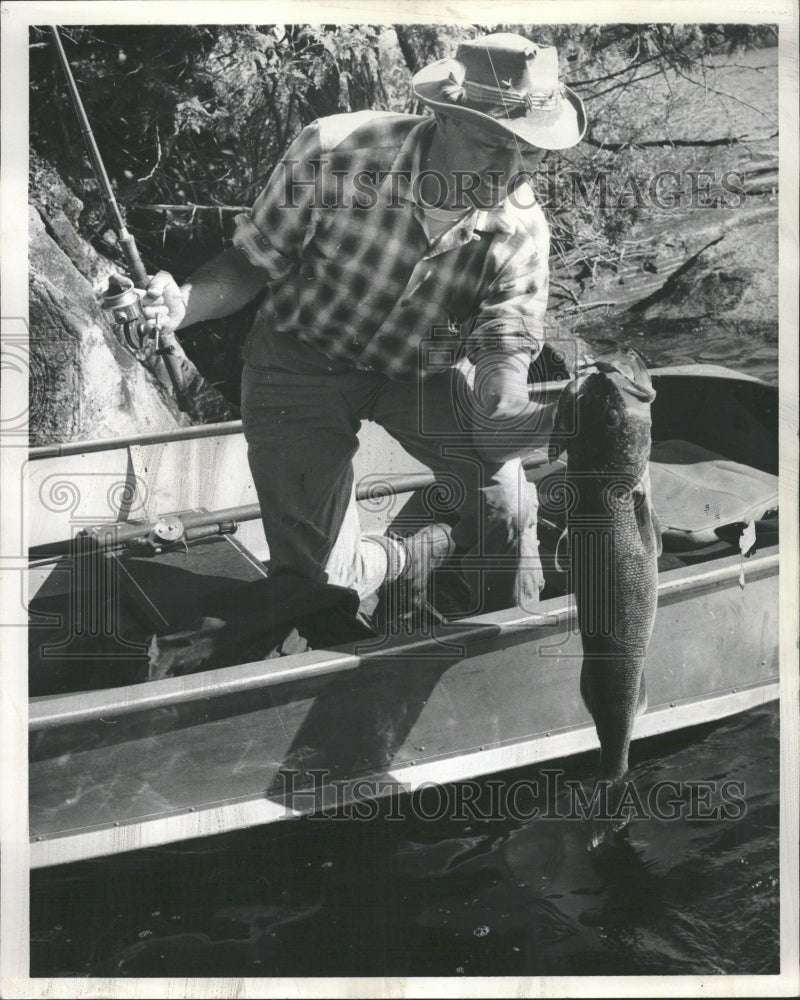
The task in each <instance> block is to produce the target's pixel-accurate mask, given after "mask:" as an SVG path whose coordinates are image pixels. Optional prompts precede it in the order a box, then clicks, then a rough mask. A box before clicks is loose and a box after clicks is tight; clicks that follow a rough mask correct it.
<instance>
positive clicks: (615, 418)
mask: <svg viewBox="0 0 800 1000" xmlns="http://www.w3.org/2000/svg"><path fill="white" fill-rule="evenodd" d="M621 419H622V418H621V417H620V414H619V410H615V409H614V408H613V407H611V408H610V409H608V410H606V423H607V424H608V425H609V426H611V427H616V426H617V425H618V424H619V422H620V420H621Z"/></svg>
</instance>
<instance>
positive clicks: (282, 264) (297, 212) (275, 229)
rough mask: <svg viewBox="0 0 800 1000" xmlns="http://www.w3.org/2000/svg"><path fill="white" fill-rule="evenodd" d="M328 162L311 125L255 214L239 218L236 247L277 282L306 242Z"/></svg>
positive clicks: (296, 142)
mask: <svg viewBox="0 0 800 1000" xmlns="http://www.w3.org/2000/svg"><path fill="white" fill-rule="evenodd" d="M321 162H322V157H321V152H320V139H319V127H318V126H317V124H316V122H314V123H312V124H311V125H308V126H307V127H306V128H304V129H303V131H302V132H301V133H300V135H299V136H298V137H297V138H296V139H295V140H294V142H293V143H292V144H291V146H290V147H289V149H288V150H287V152H286V154H285V155H284V157H283V158H282V159H281V161H280V162H279V163H278V165H277V166H276V167H275V169H274V171H273V172H272V175H271V176H270V179H269V180H268V181H267V184H266V186H265V188H264V190H263V191H262V192H261V194H260V195H259V196H258V198H257V199H256V201H255V203H254V205H253V207H252V209H251V210H250V212H249V213H245V212H243V213H241V214H240V215H237V216H236V219H235V222H236V229H235V231H234V234H233V245H234V246H235V247H237V248H238V249H239V250H241V251H242V253H244V255H245V256H246V257H247V259H248V260H249V261H250V263H251V264H253V265H255V266H256V267H261V268H263V269H264V270H265V271H266V272H267V274H268V275H269V278H270V280H271V281H276V280H278V279H279V278H282V277H283V276H284V275H285V274H286V273H287V272H288V271H290V270H291V269H292V267H294V265H295V264H296V262H297V259H298V256H299V253H300V250H301V248H302V246H303V244H304V241H305V238H306V233H307V231H308V227H309V222H310V218H311V211H312V208H313V205H314V201H315V195H316V192H317V188H318V183H319V170H320V164H321Z"/></svg>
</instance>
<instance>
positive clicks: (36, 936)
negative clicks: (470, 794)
mask: <svg viewBox="0 0 800 1000" xmlns="http://www.w3.org/2000/svg"><path fill="white" fill-rule="evenodd" d="M591 763H592V762H591V760H590V759H589V757H583V758H578V759H576V760H574V761H573V762H572V763H571V764H570V765H569V770H568V772H567V777H569V778H570V779H574V780H579V781H580V782H581V784H582V786H583V787H585V789H586V790H587V791H588V790H589V788H590V785H591ZM632 776H633V778H634V779H635V782H636V787H637V789H638V790H639V792H640V794H641V796H642V798H643V801H646V800H647V797H648V793H649V790H651V789H652V788H653V786H654V785H655V784H656V783H657V782H659V781H666V780H672V781H676V782H682V783H683V788H684V792H683V818H681V819H676V820H672V821H667V820H665V819H658V818H655V817H651V818H648V819H639V820H637V821H635V822H634V823H633V824H632V825H631V827H629V830H628V833H627V836H625V837H623V838H622V839H621V840H620V842H619V844H618V845H617V846H616V847H615V848H614V849H613V851H611V852H610V853H609V854H608V856H605V857H601V858H593V857H592V856H591V855H590V854H589V853H588V852H587V850H586V839H585V828H584V825H583V823H582V822H580V821H577V820H574V819H569V818H561V819H546V818H541V817H540V818H537V819H528V820H524V819H516V820H515V819H510V818H509V817H508V816H507V815H506V816H505V817H503V818H493V817H492V810H491V807H490V799H489V798H487V797H486V795H487V787H486V784H485V782H483V783H481V788H482V790H483V792H484V799H478V800H477V806H476V809H475V812H476V813H477V814H478V818H477V819H476V818H474V817H473V816H470V815H469V814H466V815H463V816H462V817H460V818H459V817H457V816H456V817H455V818H453V817H451V818H445V819H441V820H438V821H436V822H429V821H425V820H423V819H421V818H420V817H419V816H416V817H415V816H414V815H413V813H412V808H411V804H412V800H411V799H410V798H402V799H398V800H396V801H395V803H394V805H386V806H384V807H383V809H382V811H381V813H380V814H379V815H378V816H377V817H375V818H373V819H371V820H369V821H366V822H365V821H361V822H359V821H358V820H356V819H354V818H352V817H350V818H344V819H335V818H328V819H325V818H312V819H305V820H300V821H297V822H290V823H286V824H282V825H280V826H278V827H271V828H267V829H263V828H262V829H256V830H249V831H243V832H239V833H236V834H231V835H226V836H224V837H219V838H216V839H215V840H209V841H196V842H194V843H192V844H185V845H178V846H172V847H165V848H159V849H151V850H148V851H142V852H138V853H136V854H130V855H127V856H122V857H118V858H112V859H107V860H98V861H93V862H82V863H78V864H72V865H69V866H64V867H62V868H60V869H50V870H45V871H41V872H35V873H34V875H33V879H32V889H31V929H32V940H31V974H32V975H34V976H36V975H39V976H41V975H53V976H62V975H82V976H86V975H94V976H113V977H124V976H129V977H142V976H251V977H260V976H325V975H327V976H366V975H370V976H421V975H431V976H439V975H441V976H459V975H463V976H475V975H485V976H489V975H491V976H497V975H588V974H596V975H602V974H609V975H628V974H630V975H633V974H638V975H645V974H651V975H652V974H663V975H672V974H689V973H694V974H714V973H730V974H734V973H739V974H743V973H751V974H758V973H761V974H768V973H777V972H778V971H779V934H778V923H779V901H778V894H779V885H778V878H779V862H778V709H777V705H775V704H772V705H768V706H765V707H763V708H759V709H756V710H752V711H750V712H746V713H743V714H740V715H738V716H735V717H733V718H730V719H727V720H724V721H722V722H719V723H716V724H710V725H707V726H704V727H701V728H695V729H693V730H690V731H687V732H684V733H681V734H677V735H675V734H673V735H672V736H669V737H660V738H656V739H651V740H647V741H641V742H639V743H637V744H636V745H635V747H634V752H633V757H632ZM501 778H502V780H505V781H512V780H519V779H520V778H526V779H537V778H538V779H539V780H540V781H541V782H542V783H544V781H545V780H546V776H545V775H543V773H542V772H541V770H536V769H526V770H524V771H518V772H514V773H513V774H507V775H504V776H501ZM551 780H552V779H551ZM726 780H733V781H737V782H740V783H741V786H740V787H739V794H740V798H741V804H740V805H739V806H738V807H737V808H736V809H729V810H727V812H728V814H729V815H728V818H719V819H714V820H710V819H702V818H699V816H700V815H707V813H708V810H705V809H703V810H697V814H698V818H694V819H693V818H691V817H690V816H689V815H688V812H687V809H688V806H689V798H688V796H689V794H690V793H688V792H687V791H686V787H687V786H686V783H687V782H691V781H704V782H705V781H716V782H719V783H721V782H724V781H726ZM562 787H563V786H562ZM564 794H565V793H563V792H562V793H561V794H560V796H559V801H560V802H561V804H562V805H564ZM718 800H719V796H718V795H716V796H715V797H714V798H713V802H717V801H718ZM448 801H455V799H452V800H448ZM420 802H421V805H422V809H423V811H424V812H426V813H428V814H431V813H434V812H435V811H436V803H434V804H433V805H431V803H430V802H427V803H426V802H425V800H420ZM418 804H419V803H418ZM521 808H527V807H524V806H523V807H521ZM552 811H553V812H558V813H560V814H562V815H563V814H564V813H566V811H567V810H566V809H565V808H563V809H562V808H556V809H554V810H552ZM452 812H455V813H457V812H458V810H457V809H454V810H452ZM395 814H396V815H400V816H402V817H403V818H402V819H396V818H395V819H392V818H391V816H392V815H395Z"/></svg>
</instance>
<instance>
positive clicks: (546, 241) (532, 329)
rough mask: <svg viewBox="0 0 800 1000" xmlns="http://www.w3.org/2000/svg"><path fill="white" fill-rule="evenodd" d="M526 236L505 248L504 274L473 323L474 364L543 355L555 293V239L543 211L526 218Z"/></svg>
mask: <svg viewBox="0 0 800 1000" xmlns="http://www.w3.org/2000/svg"><path fill="white" fill-rule="evenodd" d="M525 215H526V218H525V226H524V228H523V229H522V232H521V235H520V232H519V231H518V232H517V234H515V237H514V238H513V239H512V240H510V241H509V242H508V245H507V246H506V247H505V253H504V257H505V260H504V261H503V262H502V264H501V266H500V267H499V269H498V273H497V274H496V276H495V277H494V279H493V280H492V281H491V283H490V285H489V288H488V290H487V294H486V295H485V297H484V298H483V300H482V301H481V303H480V307H479V309H478V312H477V315H476V316H475V317H474V318H473V320H472V323H471V324H470V326H471V328H470V332H469V335H468V337H467V353H468V356H469V358H470V360H471V361H476V360H477V359H478V357H479V356H480V355H481V354H482V353H484V352H486V351H490V352H496V353H502V354H517V353H519V352H521V351H530V352H531V357H532V358H535V357H537V356H538V354H539V352H540V351H541V349H542V344H543V342H544V315H545V312H546V310H547V297H548V292H549V286H548V278H549V263H548V260H549V254H550V234H549V229H548V226H547V222H546V220H545V218H544V214H543V212H542V211H541V209H540V208H539V207H538V206H537V208H536V210H535V211H533V212H529V213H525Z"/></svg>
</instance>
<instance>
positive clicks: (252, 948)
mask: <svg viewBox="0 0 800 1000" xmlns="http://www.w3.org/2000/svg"><path fill="white" fill-rule="evenodd" d="M672 334H673V335H672V336H671V337H669V338H668V339H665V340H664V341H663V342H661V343H659V342H657V341H655V340H650V339H649V338H648V341H649V342H648V343H645V344H641V343H639V344H635V346H638V347H640V348H642V349H644V350H645V352H646V353H647V355H648V357H649V358H650V359H651V360H652V361H653V362H654V363H657V364H659V363H660V364H665V363H670V362H673V363H674V362H685V361H690V360H703V361H713V362H715V363H718V364H726V365H728V366H730V367H732V368H736V369H739V370H744V371H750V372H751V373H752V374H754V375H759V376H760V377H762V378H765V379H767V380H768V381H772V382H774V381H777V370H778V351H777V343H776V338H775V336H774V330H773V331H772V332H770V331H765V332H764V334H763V335H761V336H759V335H754V332H753V331H750V333H749V335H748V336H742V337H740V338H739V337H732V336H731V332H730V331H725V332H724V333H722V332H720V333H719V335H718V336H717V335H715V334H714V331H713V330H706V331H704V335H703V336H702V338H700V339H698V337H697V331H695V332H694V333H693V334H692V333H690V332H689V331H685V332H684V334H685V335H681V331H679V330H674V331H672ZM592 764H593V761H592V759H590V758H588V757H583V758H577V759H575V760H573V761H571V762H570V763H569V764H568V765H567V766H568V769H569V770H568V772H567V776H568V777H570V778H572V779H576V780H579V781H580V782H581V783H582V785H583V786H584V787H585V788H586V790H587V791H588V790H589V789H590V787H591V776H592ZM632 777H633V778H634V780H635V782H636V787H637V789H638V790H640V792H641V794H642V795H643V796H645V797H646V796H647V794H648V791H649V790H651V789H652V788H653V786H654V785H655V784H656V783H657V782H659V781H676V782H682V783H683V785H682V788H683V797H684V802H683V814H682V818H679V819H677V820H673V821H671V822H670V821H666V820H663V819H658V818H656V817H653V816H651V817H650V818H646V819H639V820H637V821H635V822H634V823H633V824H632V825H631V827H630V828H629V830H628V831H627V835H626V836H624V837H623V838H621V840H620V843H619V844H618V845H617V847H616V848H615V850H614V851H612V852H610V853H609V854H608V855H607V856H604V857H601V858H593V857H592V856H591V855H590V854H589V853H588V852H587V850H586V831H585V828H584V826H583V824H582V823H581V822H579V821H577V820H570V819H541V818H539V819H532V820H531V819H529V820H525V819H511V818H509V817H508V816H507V815H506V816H504V817H502V818H480V816H479V818H478V819H474V818H471V817H470V816H469V815H467V816H466V817H461V818H458V817H456V818H450V819H447V818H445V819H441V820H438V821H436V822H431V821H424V820H422V819H420V818H419V817H415V816H414V814H413V810H412V809H411V805H410V803H411V800H410V799H408V798H406V799H399V800H397V801H396V802H395V804H394V806H393V807H382V812H381V813H380V814H379V816H378V817H377V818H374V819H372V820H371V821H369V822H359V821H357V820H355V819H352V818H349V819H348V818H344V819H324V818H316V819H307V820H300V821H297V822H291V823H286V824H281V825H279V826H277V827H270V828H268V829H263V828H262V829H256V830H248V831H243V832H239V833H236V834H229V835H225V836H223V837H218V838H216V839H214V840H211V841H205V842H200V841H195V842H192V843H190V844H185V845H177V846H171V847H165V848H160V849H151V850H148V851H142V852H138V853H135V854H130V855H126V856H121V857H116V858H111V859H101V860H98V861H92V862H85V863H77V864H72V865H68V866H64V867H62V868H53V869H48V870H44V871H37V872H34V873H33V875H32V880H31V974H32V975H34V976H87V975H89V976H114V977H125V976H128V977H144V976H200V977H202V976H235V977H238V976H250V977H260V976H366V975H370V976H423V975H441V976H476V975H484V976H499V975H504V976H521V975H589V974H596V975H597V974H600V975H602V974H608V975H634V974H636V975H676V974H677V975H680V974H690V973H691V974H714V973H727V974H770V973H778V972H779V885H778V878H779V861H778V816H779V799H778V709H777V705H769V706H766V707H764V708H760V709H757V710H753V711H750V712H747V713H743V714H741V715H739V716H735V717H733V718H731V719H727V720H724V721H722V722H719V723H716V724H713V725H708V726H705V727H702V728H696V729H693V730H690V731H687V732H684V733H680V734H673V735H671V736H669V737H662V738H658V739H653V740H648V741H641V742H639V743H637V744H635V745H634V747H633V751H632ZM501 778H502V779H503V780H506V781H511V780H519V779H521V778H523V779H529V780H536V779H538V780H539V781H540V782H542V783H543V782H544V780H545V779H544V777H543V775H542V774H541V772H540V771H538V770H535V769H528V770H525V771H522V772H515V773H514V774H510V775H505V776H501ZM690 781H704V782H708V781H715V782H717V783H720V784H721V783H723V782H726V781H736V782H741V783H742V790H741V799H742V801H743V807H741V808H739V810H738V813H741V815H737V814H736V813H737V810H732V811H731V812H732V813H733V814H734V815H729V816H728V818H719V819H715V820H709V819H701V818H691V815H690V814H689V813H687V808H686V807H687V801H686V800H687V796H690V795H691V792H690V791H688V790H687V789H688V786H687V785H686V783H687V782H690ZM480 787H481V789H482V791H483V793H484V799H479V800H478V807H477V810H476V811H480V813H481V814H482V815H483V816H484V817H486V816H488V817H491V816H492V810H491V806H490V804H486V803H485V801H484V800H485V793H486V791H487V787H486V784H485V782H484V783H482V784H481V786H480ZM718 798H719V796H718V795H717V798H716V799H715V801H716V800H717V799H718ZM482 803H483V804H482ZM561 803H562V805H563V796H562V799H561ZM423 806H424V807H425V809H426V812H428V813H430V812H433V811H435V805H434V807H433V809H430V808H428V807H426V806H425V803H424V802H423ZM393 810H394V811H395V812H399V813H400V815H402V816H403V818H402V819H400V820H398V819H391V818H389V815H390V814H391V812H392V811H393ZM455 811H456V812H457V810H455ZM556 811H557V812H559V813H562V814H563V813H564V812H565V811H566V810H565V809H557V810H556ZM699 812H700V813H701V814H702V813H703V810H699Z"/></svg>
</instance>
